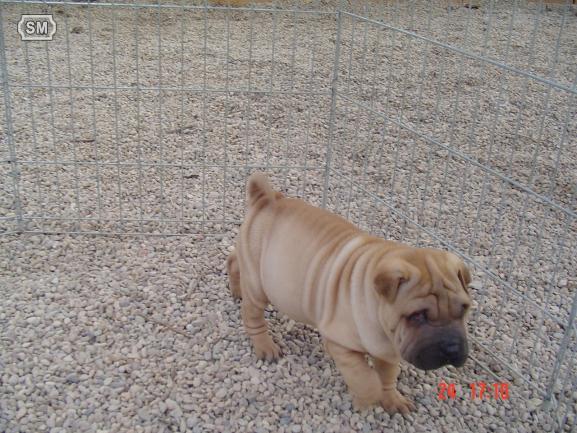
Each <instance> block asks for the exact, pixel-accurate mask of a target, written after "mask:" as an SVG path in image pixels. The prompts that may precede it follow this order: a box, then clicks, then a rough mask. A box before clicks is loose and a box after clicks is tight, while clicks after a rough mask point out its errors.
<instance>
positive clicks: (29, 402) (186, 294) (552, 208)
mask: <svg viewBox="0 0 577 433" xmlns="http://www.w3.org/2000/svg"><path fill="white" fill-rule="evenodd" d="M428 3H429V2H412V3H411V5H412V7H408V6H406V5H405V4H404V3H403V4H401V3H399V2H392V3H386V2H384V3H377V2H375V3H368V2H358V3H355V2H353V3H351V4H348V5H345V6H346V7H347V8H348V9H349V10H352V11H353V12H356V13H362V14H365V15H369V16H371V17H373V18H377V19H381V18H383V17H384V18H385V19H386V20H387V22H390V23H393V24H394V25H396V26H398V27H401V28H404V29H408V30H411V31H414V32H415V33H417V34H418V35H420V36H426V37H432V38H434V39H435V40H438V41H441V42H443V43H450V44H452V45H454V46H457V47H460V48H463V49H466V50H467V51H469V52H473V53H476V54H484V55H488V56H490V57H492V58H494V59H496V60H506V61H507V63H508V64H509V65H511V66H513V67H516V68H520V69H522V70H524V71H528V72H530V73H534V74H537V75H539V76H543V77H549V78H551V79H553V80H554V81H556V82H557V83H559V85H560V86H565V87H568V86H571V85H572V84H573V83H574V81H575V70H576V65H575V59H577V45H575V44H574V40H575V38H576V37H577V17H575V15H574V13H573V12H574V11H573V10H571V9H567V10H566V11H565V12H566V13H564V11H563V9H562V8H554V7H551V8H547V10H545V9H543V10H541V13H540V14H538V13H537V11H538V8H537V6H535V5H526V4H524V3H522V4H521V3H518V2H514V4H513V5H511V4H501V3H499V4H497V5H488V4H487V2H482V3H481V7H480V8H479V9H467V8H456V9H453V8H446V7H440V6H438V7H433V8H431V7H430V5H429V6H428ZM187 4H189V3H187ZM310 4H311V5H313V6H314V7H319V8H321V9H323V10H330V9H331V7H334V4H331V3H330V2H312V3H310ZM276 5H277V6H281V7H282V6H287V7H288V6H290V5H289V4H288V3H287V4H284V3H280V2H277V3H276ZM41 12H45V13H47V12H48V13H53V14H54V16H55V20H56V21H57V22H58V25H59V31H58V33H57V37H56V39H55V40H54V41H53V42H50V43H48V44H44V43H29V44H23V43H21V42H20V41H19V39H18V35H17V34H16V32H13V33H11V32H8V31H7V30H6V29H11V28H15V23H16V22H17V21H18V19H19V16H20V14H21V13H41ZM429 12H430V13H429ZM2 14H3V15H2V16H3V24H4V29H5V30H4V33H5V34H4V37H5V44H6V47H7V53H6V54H7V68H8V73H9V83H10V85H11V91H10V98H11V106H10V107H11V116H12V119H13V124H12V132H13V139H14V144H15V146H16V153H17V157H18V159H19V161H20V163H19V164H18V166H17V172H18V175H19V183H18V193H19V197H20V206H21V210H22V212H23V215H24V216H25V219H24V222H23V227H24V229H25V230H26V231H31V232H34V231H41V232H47V233H51V232H54V233H57V232H63V231H64V232H109V233H116V232H120V233H132V232H146V233H150V234H156V235H163V234H189V236H185V237H177V238H175V237H167V236H147V237H139V236H127V237H119V236H104V237H103V236H86V235H84V236H63V235H59V234H51V235H48V236H47V235H37V234H34V235H32V234H24V235H7V236H4V237H3V238H2V239H1V241H2V244H3V245H2V248H1V250H0V251H1V252H0V259H1V261H2V269H3V270H5V271H3V272H2V273H1V274H0V275H1V276H0V278H1V280H0V290H2V301H0V305H1V307H2V308H1V309H0V327H1V328H0V329H1V330H2V332H1V334H0V335H1V338H2V340H1V341H2V348H3V350H1V351H0V381H1V382H0V383H1V384H2V386H0V431H2V432H3V431H7V432H16V431H27V432H28V431H29V432H40V431H50V432H64V431H67V432H83V431H102V432H104V431H108V432H121V431H151V432H157V431H187V430H189V431H291V432H292V431H294V432H298V431H313V432H317V431H319V432H320V431H362V432H365V431H417V432H419V431H427V432H437V431H439V432H450V431H474V432H485V431H487V432H489V431H491V432H500V431H503V432H504V431H519V432H523V431H552V430H553V429H554V428H558V429H560V430H566V431H569V430H570V428H571V427H570V426H571V425H573V423H575V413H576V412H577V395H575V393H574V391H573V390H574V389H575V383H572V382H575V381H576V380H577V377H575V375H574V365H573V363H572V362H573V360H574V358H575V353H577V341H576V338H575V336H574V335H573V337H572V338H569V339H568V340H566V342H567V347H568V354H567V357H566V358H565V360H564V361H563V363H562V364H561V370H560V372H561V373H560V376H559V378H560V380H559V381H558V384H557V386H556V388H555V397H556V399H558V400H560V401H561V408H560V410H559V411H558V413H559V414H560V415H561V416H563V415H565V414H566V413H567V414H568V419H566V420H563V419H560V420H559V419H556V418H555V417H554V416H553V415H552V414H550V413H548V412H546V411H543V410H540V409H538V406H539V404H540V402H541V400H540V398H541V396H540V394H539V393H538V392H534V391H532V390H531V387H529V386H527V384H526V381H530V382H531V383H532V384H533V385H535V386H537V387H539V388H545V387H546V386H547V384H548V381H549V379H550V375H551V371H552V369H553V367H554V364H555V357H556V354H557V351H558V350H559V348H560V347H561V345H562V344H563V337H564V335H565V332H566V330H567V321H568V317H569V314H570V310H571V302H572V298H573V296H574V293H575V287H576V286H577V274H576V272H575V269H577V255H576V254H574V251H575V250H576V248H577V221H576V220H575V218H574V217H572V216H571V215H570V214H569V213H568V212H567V210H568V209H569V210H572V211H573V212H574V211H575V202H574V198H575V197H574V196H575V188H574V185H575V184H576V182H577V154H576V152H575V148H576V146H575V144H577V143H576V141H575V137H577V121H576V118H575V102H574V97H573V96H571V95H570V93H569V92H567V91H566V90H564V89H563V88H558V89H554V90H551V88H550V87H548V86H547V85H545V84H544V83H543V82H540V81H538V80H533V79H525V77H524V76H523V75H519V74H517V73H515V72H512V71H505V70H503V69H500V68H498V67H495V66H494V65H490V64H487V63H484V62H480V61H478V60H476V59H474V58H464V57H462V56H459V55H457V54H455V53H454V52H452V51H447V50H446V49H445V48H444V47H443V46H441V45H435V44H428V43H426V42H425V41H424V40H422V39H418V38H415V37H413V36H409V35H405V34H403V33H399V32H392V31H390V30H387V29H383V28H381V27H380V26H377V25H375V24H374V23H369V24H366V23H365V22H364V21H362V20H358V19H354V18H353V17H351V16H345V17H344V18H343V20H342V27H341V35H340V62H339V68H338V72H339V84H338V89H339V95H340V96H339V98H338V99H337V103H336V106H335V117H334V121H335V122H334V128H333V129H332V136H331V134H330V131H329V117H330V108H331V97H330V83H331V81H330V78H331V73H332V69H333V62H334V55H335V41H336V39H337V34H336V23H335V20H334V17H332V16H329V15H322V14H317V15H301V14H293V13H276V14H274V15H273V14H268V13H250V12H234V13H232V14H230V15H227V14H225V13H224V12H222V11H216V12H214V11H213V12H210V13H207V14H206V15H204V13H203V12H202V11H201V12H198V11H188V12H186V13H185V14H180V13H179V11H178V10H174V9H162V10H161V11H160V12H158V13H157V11H156V10H149V9H136V8H115V9H109V8H103V7H100V6H98V5H93V6H89V7H84V6H68V7H65V6H52V7H49V6H41V7H39V6H32V5H26V6H22V5H21V6H4V7H3V11H2ZM510 17H514V20H513V21H510ZM535 17H538V20H537V21H535ZM509 23H511V24H510V25H509ZM535 23H537V24H535ZM560 23H563V28H564V31H563V32H561V33H559V28H560ZM449 24H450V25H449ZM488 29H490V37H487V38H485V35H486V34H487V32H488ZM227 34H228V35H229V36H228V37H226V35H227ZM205 41H206V43H205ZM250 41H252V43H250ZM509 41H510V42H509ZM557 42H558V43H557ZM532 47H533V48H532ZM271 60H274V62H273V61H271ZM47 85H48V86H47ZM159 86H160V87H162V89H161V90H159ZM205 86H206V88H207V89H208V90H209V92H203V91H202V90H203V89H204V88H205ZM71 88H72V90H70V89H71ZM271 90H272V93H271ZM2 92H4V88H2V89H0V93H2ZM5 96H6V95H5V94H4V93H2V98H0V101H2V102H0V104H4V101H5V99H4V97H5ZM2 109H3V110H4V109H5V106H4V105H2ZM0 127H1V128H2V129H1V130H0V133H1V134H2V137H3V140H2V147H1V149H0V150H1V152H2V155H3V161H7V160H8V157H9V148H8V144H9V143H8V141H7V139H6V137H7V132H8V131H7V128H6V124H5V123H2V125H0ZM329 136H331V137H332V141H331V147H330V149H331V152H330V153H329V152H328V151H327V143H328V140H329ZM443 146H445V147H443ZM448 149H449V150H450V151H449V150H448ZM455 152H458V153H455ZM463 155H464V156H465V157H463ZM329 156H330V161H331V171H330V177H329V180H330V182H329V189H328V194H327V204H328V206H329V207H330V208H331V209H333V210H334V211H336V212H338V213H341V214H343V215H344V216H346V217H348V218H349V219H351V220H353V221H354V222H355V223H357V224H359V225H360V226H361V227H363V228H366V229H367V230H370V231H372V232H374V233H377V234H380V235H382V236H385V237H387V238H393V239H400V240H403V241H405V242H409V243H413V244H419V245H429V246H435V247H443V248H451V247H454V248H456V249H457V250H458V251H459V252H461V253H463V254H465V255H466V257H467V258H468V259H470V264H471V266H472V268H473V270H474V274H475V279H476V281H475V284H474V291H475V293H474V297H475V305H474V311H473V318H472V319H473V320H472V323H471V327H470V331H471V336H472V337H473V338H474V345H473V350H472V353H473V355H474V357H475V359H476V360H477V362H476V363H475V362H470V363H469V364H468V365H467V366H466V367H465V368H464V369H462V370H460V371H459V372H457V371H455V370H453V369H442V370H440V371H438V372H431V373H427V374H425V373H422V372H417V371H415V370H414V369H412V368H404V369H403V376H402V378H401V382H400V383H401V385H400V386H401V389H402V391H403V392H404V393H405V394H406V395H407V396H409V397H410V398H412V399H414V400H415V402H416V403H417V407H418V411H417V412H416V413H415V414H412V415H411V416H410V417H408V418H406V419H403V418H402V417H400V416H395V417H393V418H390V417H389V416H388V415H386V414H384V413H383V412H382V411H381V410H378V409H374V410H370V411H367V412H366V413H356V412H354V411H352V409H351V406H350V398H349V396H348V395H347V393H346V392H345V386H344V383H343V381H342V379H341V378H340V376H339V375H338V373H337V371H336V369H335V367H334V365H333V364H332V362H331V361H330V360H329V359H328V358H327V357H326V355H325V354H324V353H323V352H322V349H321V345H320V344H319V341H318V340H319V337H318V334H317V333H316V332H315V331H314V330H312V329H308V328H306V327H303V326H302V325H300V324H295V323H292V322H291V321H289V320H287V319H286V318H284V317H281V316H277V315H276V313H275V312H274V310H271V311H270V312H269V315H270V318H271V323H272V329H273V333H274V334H275V337H277V339H278V340H279V341H280V343H281V346H283V349H284V351H285V352H286V353H287V356H286V357H285V358H284V359H283V360H282V361H280V362H279V363H278V364H273V365H269V364H262V363H260V362H258V363H257V362H255V360H254V359H253V356H252V354H251V351H250V348H249V345H248V341H247V339H246V337H245V335H244V333H243V331H242V329H241V327H240V323H239V306H238V305H237V304H236V303H235V302H234V301H233V300H232V299H231V298H230V296H229V293H228V289H227V281H226V275H225V274H224V260H225V257H226V253H227V251H228V250H229V248H230V247H231V245H232V242H233V240H234V236H235V234H236V230H237V224H238V222H239V221H240V220H241V218H242V213H243V201H244V200H243V189H244V182H245V179H246V175H247V173H249V172H250V171H251V167H254V166H262V165H264V166H265V167H264V168H265V169H266V171H268V172H270V174H271V177H272V178H273V182H274V183H275V184H276V185H277V186H278V187H279V188H280V189H282V190H283V191H285V192H287V193H289V194H296V195H300V196H303V197H305V198H306V199H307V200H309V201H310V202H312V203H314V204H317V205H318V204H320V203H321V198H322V190H323V187H324V183H325V177H324V176H325V162H326V160H327V158H328V157H329ZM0 170H1V171H0V176H2V178H3V179H7V180H9V178H8V176H10V174H11V173H12V174H13V171H12V170H13V168H12V166H11V165H10V164H7V163H2V164H0ZM505 177H506V178H507V179H508V180H505V181H504V180H503V179H504V178H505ZM10 182H11V180H10ZM5 184H6V185H10V183H9V182H5ZM528 190H530V191H531V192H528ZM1 194H2V195H1V197H0V209H1V211H2V217H5V218H4V219H3V220H2V221H3V222H2V224H3V226H2V229H3V231H6V232H10V231H12V230H14V228H15V225H14V223H13V219H14V218H13V217H14V215H15V214H16V213H17V212H18V209H17V207H16V206H15V204H14V201H13V198H12V194H13V191H12V190H10V189H6V188H4V189H2V190H1ZM535 194H537V195H538V196H537V197H536V196H535ZM194 233H204V234H205V236H194V235H192V234H194ZM205 304H206V306H205ZM481 366H486V367H487V368H488V369H490V370H491V371H492V372H494V373H495V374H497V375H498V376H499V381H500V382H508V383H509V384H510V386H511V396H510V398H509V399H508V400H506V401H489V400H486V401H478V400H472V399H471V398H470V397H469V394H468V389H469V384H470V383H472V382H475V381H484V382H486V383H487V384H492V383H495V382H496V381H497V379H495V378H494V377H493V376H491V375H490V374H488V373H487V372H486V370H485V369H483V368H482V367H481ZM507 367H509V368H510V369H513V370H515V371H517V372H519V373H520V378H519V377H515V376H514V375H512V374H511V371H510V369H509V368H507ZM442 380H444V381H446V382H449V383H454V384H456V385H457V389H458V395H457V398H456V399H455V400H454V401H453V400H451V399H449V400H439V399H438V397H437V394H438V389H439V383H440V381H442ZM561 423H565V425H561Z"/></svg>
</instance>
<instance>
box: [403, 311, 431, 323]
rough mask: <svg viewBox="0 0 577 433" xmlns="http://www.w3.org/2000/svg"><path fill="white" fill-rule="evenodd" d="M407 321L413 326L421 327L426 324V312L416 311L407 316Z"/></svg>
mask: <svg viewBox="0 0 577 433" xmlns="http://www.w3.org/2000/svg"><path fill="white" fill-rule="evenodd" d="M407 320H408V321H409V322H410V323H412V324H413V325H423V324H425V323H427V310H421V311H416V312H414V313H413V314H411V315H410V316H408V317H407Z"/></svg>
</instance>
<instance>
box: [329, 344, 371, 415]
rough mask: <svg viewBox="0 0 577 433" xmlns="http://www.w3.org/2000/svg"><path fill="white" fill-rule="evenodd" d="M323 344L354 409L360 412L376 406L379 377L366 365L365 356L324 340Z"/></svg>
mask: <svg viewBox="0 0 577 433" xmlns="http://www.w3.org/2000/svg"><path fill="white" fill-rule="evenodd" d="M324 343H325V350H326V351H327V353H328V354H329V355H330V356H331V357H332V358H333V359H334V361H335V364H336V366H337V368H338V369H339V371H340V372H341V374H342V375H343V378H344V379H345V382H346V384H347V386H348V387H349V392H350V393H351V394H352V396H353V406H354V407H355V409H357V410H362V409H366V408H367V407H369V406H371V405H374V404H378V403H379V402H380V401H381V397H382V389H381V386H380V381H379V376H378V375H377V373H376V371H375V370H373V369H372V368H371V367H370V366H369V364H368V363H367V360H366V359H365V354H364V353H361V352H355V351H352V350H350V349H347V348H346V347H343V346H341V345H340V344H337V343H335V342H333V341H329V340H326V339H325V340H324Z"/></svg>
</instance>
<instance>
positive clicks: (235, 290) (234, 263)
mask: <svg viewBox="0 0 577 433" xmlns="http://www.w3.org/2000/svg"><path fill="white" fill-rule="evenodd" d="M226 269H227V272H228V280H229V287H230V292H231V293H232V297H233V298H235V299H240V298H242V291H241V290H240V267H239V266H238V257H237V256H236V250H232V251H231V253H230V255H229V256H228V258H227V259H226Z"/></svg>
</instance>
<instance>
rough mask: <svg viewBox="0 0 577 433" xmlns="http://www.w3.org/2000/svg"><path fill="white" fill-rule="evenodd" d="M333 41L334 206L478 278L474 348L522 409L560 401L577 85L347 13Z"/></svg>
mask: <svg viewBox="0 0 577 433" xmlns="http://www.w3.org/2000/svg"><path fill="white" fill-rule="evenodd" d="M339 39H340V41H339V45H340V47H339V61H338V80H337V81H338V84H337V92H336V103H335V113H334V116H333V120H334V122H333V124H332V125H331V137H330V146H331V155H332V159H331V161H329V164H330V176H331V180H330V182H329V185H330V188H329V190H328V197H327V203H328V204H329V206H330V208H332V209H333V210H335V211H336V212H338V213H340V214H342V215H344V216H346V217H347V218H350V219H352V220H353V221H355V222H356V223H357V224H359V225H361V226H362V227H365V228H366V229H368V230H370V231H371V232H373V233H376V234H378V235H381V236H384V237H386V238H392V239H397V240H401V241H403V242H409V243H412V244H419V245H421V246H434V247H441V248H445V249H449V250H452V251H454V252H455V253H457V254H459V255H460V256H462V257H463V258H464V259H465V260H466V261H468V262H469V263H470V264H471V265H472V267H473V268H474V269H475V270H476V273H477V275H478V278H479V281H478V282H477V284H476V285H475V289H476V293H475V299H476V303H477V308H476V310H475V313H474V315H473V326H472V328H471V329H472V330H473V331H472V332H473V335H472V336H473V338H474V340H475V342H476V344H477V345H478V348H479V350H482V351H483V352H485V355H488V356H489V357H490V358H493V359H495V360H496V361H497V364H500V365H504V366H507V367H508V368H509V369H510V371H511V373H512V374H513V377H515V378H516V381H517V382H518V383H522V384H525V385H527V386H528V388H529V389H533V390H535V393H534V392H532V391H528V394H527V396H528V397H529V396H533V397H534V396H535V395H542V396H546V397H549V396H551V394H554V395H555V396H556V397H557V398H565V397H567V396H568V395H570V394H571V392H572V390H573V389H574V388H571V386H570V385H569V383H568V382H563V383H560V382H556V379H558V375H559V374H561V375H563V374H567V375H568V376H571V375H572V374H573V367H572V366H573V361H574V360H573V359H572V358H573V356H572V355H569V356H568V357H567V358H564V353H565V349H566V347H567V346H572V345H574V344H575V333H574V332H573V330H574V326H575V323H574V318H575V307H576V302H575V299H576V298H575V294H574V292H573V290H572V287H575V284H576V283H577V274H576V272H575V269H577V256H576V255H575V254H574V252H575V251H576V248H577V221H576V214H575V193H576V192H577V177H576V175H577V155H576V154H575V145H576V144H577V142H576V137H577V122H576V119H575V110H576V101H575V96H576V94H577V92H576V90H575V80H576V79H577V77H573V81H572V85H571V86H572V87H567V86H565V85H564V84H562V83H558V82H553V81H550V80H547V79H543V78H541V77H538V76H534V75H532V74H529V73H527V72H526V71H519V70H516V69H514V68H510V67H509V66H508V65H504V64H500V63H498V62H495V61H487V60H486V59H483V58H480V57H478V56H477V55H475V54H471V53H468V52H465V51H462V50H460V49H455V48H453V47H450V46H446V45H444V44H442V43H440V42H438V41H435V40H431V39H428V38H426V37H421V36H419V35H417V34H415V33H412V32H408V31H405V30H401V29H397V28H395V27H394V26H391V25H387V24H383V23H380V22H376V21H372V20H369V19H367V18H365V17H361V16H358V15H354V14H349V13H343V14H342V21H341V28H340V31H339ZM491 368H493V369H496V370H499V368H498V367H497V368H495V367H494V366H492V367H491ZM573 380H574V378H573ZM565 386H566V388H565ZM571 398H574V396H571ZM572 404H574V403H568V406H566V408H570V407H571V406H572Z"/></svg>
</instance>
